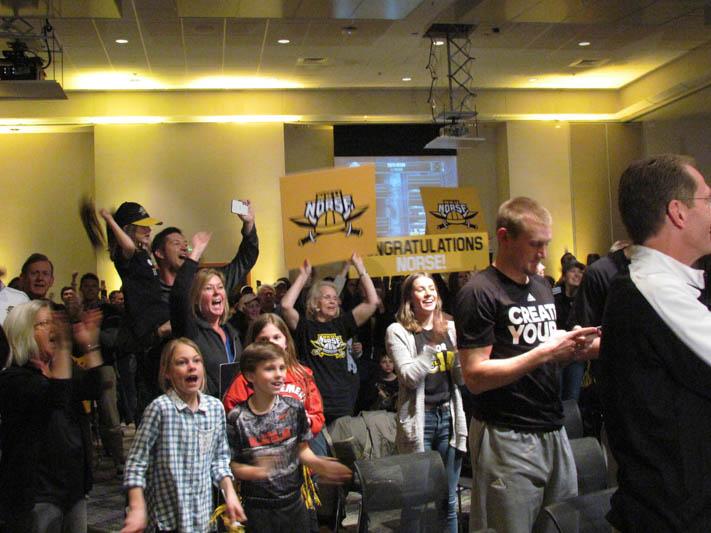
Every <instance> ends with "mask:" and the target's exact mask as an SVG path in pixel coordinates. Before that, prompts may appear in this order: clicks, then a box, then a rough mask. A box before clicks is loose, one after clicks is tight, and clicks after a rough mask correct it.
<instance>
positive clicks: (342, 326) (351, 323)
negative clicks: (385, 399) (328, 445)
mask: <svg viewBox="0 0 711 533" xmlns="http://www.w3.org/2000/svg"><path fill="white" fill-rule="evenodd" d="M357 332H358V326H356V323H355V319H354V318H353V313H351V312H350V311H349V312H345V313H342V314H341V315H340V316H339V317H337V318H334V319H333V320H330V321H328V322H318V321H316V320H309V319H308V318H306V317H303V316H302V317H300V318H299V323H298V324H297V326H296V333H295V335H294V340H295V342H296V348H297V350H298V351H299V360H300V361H301V362H302V363H303V364H305V365H306V366H308V367H309V368H310V369H311V370H313V373H314V381H316V386H317V387H318V390H319V392H320V393H321V398H322V399H323V413H324V415H325V417H326V423H327V424H328V423H330V422H332V421H333V420H335V419H336V418H339V417H341V416H351V415H352V414H353V407H354V405H355V399H356V394H355V391H356V390H357V387H358V377H357V375H354V374H352V373H350V372H349V371H348V361H347V358H346V355H347V353H348V346H347V343H348V339H350V338H352V337H353V336H354V335H356V333H357Z"/></svg>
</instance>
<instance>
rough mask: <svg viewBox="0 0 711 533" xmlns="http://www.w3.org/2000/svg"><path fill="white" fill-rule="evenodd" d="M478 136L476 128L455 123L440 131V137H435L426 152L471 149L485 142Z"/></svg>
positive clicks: (428, 144)
mask: <svg viewBox="0 0 711 533" xmlns="http://www.w3.org/2000/svg"><path fill="white" fill-rule="evenodd" d="M485 140H486V139H485V138H484V137H479V136H478V135H477V134H476V128H472V127H471V126H470V125H469V124H464V123H459V122H455V123H454V124H447V125H445V126H442V127H441V128H440V129H439V137H435V138H434V139H432V140H431V141H430V142H428V143H427V144H426V145H425V149H426V150H457V149H462V148H471V147H472V146H474V145H475V144H476V143H478V142H482V141H485Z"/></svg>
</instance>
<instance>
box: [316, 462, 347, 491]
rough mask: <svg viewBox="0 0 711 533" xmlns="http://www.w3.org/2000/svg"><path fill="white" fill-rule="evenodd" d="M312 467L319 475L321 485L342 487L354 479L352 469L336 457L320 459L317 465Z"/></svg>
mask: <svg viewBox="0 0 711 533" xmlns="http://www.w3.org/2000/svg"><path fill="white" fill-rule="evenodd" d="M310 466H311V468H312V469H313V470H314V472H316V473H317V474H318V475H319V483H326V484H331V485H342V484H343V483H347V482H348V481H350V480H351V478H352V477H353V472H351V469H350V468H348V467H347V466H345V465H342V464H341V463H339V462H338V459H336V458H334V457H319V458H318V461H317V462H316V464H312V465H310Z"/></svg>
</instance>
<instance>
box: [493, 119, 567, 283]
mask: <svg viewBox="0 0 711 533" xmlns="http://www.w3.org/2000/svg"><path fill="white" fill-rule="evenodd" d="M558 126H559V127H556V124H555V123H553V122H509V123H508V124H507V127H506V136H507V139H508V161H509V165H508V169H509V170H508V176H509V189H510V194H511V197H516V196H529V197H531V198H533V199H535V200H538V201H539V202H540V203H541V204H542V205H544V206H545V207H546V208H548V210H549V211H550V212H551V215H552V216H553V240H552V241H551V243H550V246H549V248H548V258H547V259H546V260H545V261H544V262H545V264H546V266H547V267H548V273H549V274H551V275H552V276H554V277H555V276H557V275H558V273H559V270H560V263H559V259H560V257H561V255H563V253H564V252H565V251H566V250H570V251H572V250H573V248H574V245H575V243H574V235H573V209H572V205H571V199H572V196H571V195H572V191H571V183H570V127H569V125H568V124H567V123H560V124H558Z"/></svg>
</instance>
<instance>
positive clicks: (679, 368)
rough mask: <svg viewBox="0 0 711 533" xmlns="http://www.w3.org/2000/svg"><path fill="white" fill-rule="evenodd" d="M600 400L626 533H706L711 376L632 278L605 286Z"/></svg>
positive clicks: (710, 512) (613, 514) (615, 510)
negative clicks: (616, 464) (606, 289)
mask: <svg viewBox="0 0 711 533" xmlns="http://www.w3.org/2000/svg"><path fill="white" fill-rule="evenodd" d="M602 327H603V334H602V346H601V353H600V371H601V372H600V380H599V385H600V387H601V394H600V397H601V399H602V401H603V407H604V415H605V424H606V427H607V431H608V435H609V439H610V445H611V447H612V452H613V455H614V456H615V459H616V460H617V462H618V464H619V470H618V474H617V478H618V481H619V489H618V490H617V492H616V493H615V494H614V496H613V497H612V510H611V511H610V514H609V515H608V519H609V520H610V522H611V523H612V525H613V526H615V528H617V529H618V530H620V531H623V532H625V533H626V532H637V531H639V532H647V531H655V532H667V531H673V532H685V533H686V532H698V533H702V532H704V533H706V532H708V531H709V530H711V446H710V445H709V443H710V442H711V387H710V386H709V384H711V368H710V367H709V366H708V365H707V364H706V363H705V362H704V361H702V360H701V358H699V357H698V356H697V355H696V354H695V353H693V352H692V351H691V350H690V349H689V348H688V347H687V346H686V345H685V344H684V343H683V342H682V341H681V340H680V339H679V337H677V336H676V334H675V333H674V332H673V331H672V330H671V329H670V328H669V327H668V326H667V325H666V323H665V322H664V321H663V320H662V319H661V318H660V317H659V316H658V315H657V313H656V312H655V311H654V309H653V308H652V307H651V306H650V305H649V303H648V302H647V300H646V299H645V298H644V296H642V294H641V293H640V292H639V290H638V289H637V287H636V286H635V285H634V283H633V282H632V281H631V280H630V278H629V276H627V275H623V276H618V277H617V278H616V279H615V280H614V281H613V282H612V285H611V286H610V291H609V294H608V298H607V304H606V306H605V314H604V316H603V320H602Z"/></svg>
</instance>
